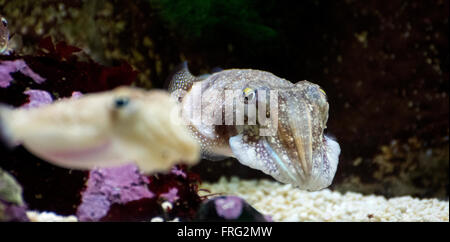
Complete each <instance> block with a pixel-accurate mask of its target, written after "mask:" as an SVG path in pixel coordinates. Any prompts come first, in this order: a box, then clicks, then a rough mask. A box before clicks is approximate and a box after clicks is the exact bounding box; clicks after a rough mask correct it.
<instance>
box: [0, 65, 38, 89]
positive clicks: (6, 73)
mask: <svg viewBox="0 0 450 242" xmlns="http://www.w3.org/2000/svg"><path fill="white" fill-rule="evenodd" d="M14 72H21V73H22V74H23V75H25V76H27V77H30V78H31V79H33V81H35V82H36V83H38V84H41V83H43V82H44V81H45V78H42V77H41V76H39V74H36V73H35V72H34V71H33V70H31V68H30V67H28V65H27V64H26V63H25V61H24V60H22V59H19V60H14V61H2V62H0V87H2V88H6V87H8V86H9V85H10V83H11V82H12V81H13V78H12V76H11V73H14Z"/></svg>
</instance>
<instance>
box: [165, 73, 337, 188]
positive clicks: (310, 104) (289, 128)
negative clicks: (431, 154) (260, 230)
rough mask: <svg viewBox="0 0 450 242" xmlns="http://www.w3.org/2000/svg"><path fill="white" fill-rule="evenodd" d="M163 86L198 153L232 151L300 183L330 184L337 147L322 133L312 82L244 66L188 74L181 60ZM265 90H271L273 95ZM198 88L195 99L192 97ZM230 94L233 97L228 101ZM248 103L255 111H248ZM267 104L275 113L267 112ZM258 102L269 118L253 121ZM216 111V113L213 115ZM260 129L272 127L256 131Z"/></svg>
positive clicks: (323, 102) (323, 114) (321, 96)
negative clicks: (174, 101) (178, 108)
mask: <svg viewBox="0 0 450 242" xmlns="http://www.w3.org/2000/svg"><path fill="white" fill-rule="evenodd" d="M169 90H170V91H171V92H172V95H173V96H175V98H177V100H178V101H179V102H180V105H181V110H182V112H183V117H184V118H185V120H186V122H187V125H188V127H189V128H190V130H191V132H192V134H193V135H194V137H195V138H196V139H197V140H199V141H200V143H201V147H202V152H203V157H204V158H206V159H212V160H218V159H220V158H221V157H235V158H237V159H238V160H239V162H241V163H242V164H244V165H247V166H249V167H252V168H254V169H258V170H261V171H263V172H265V173H267V174H269V175H271V176H273V177H274V178H275V179H277V180H279V181H281V182H284V183H290V184H293V185H294V186H297V187H299V188H301V189H308V190H319V189H322V188H324V187H327V186H329V185H330V184H331V182H332V180H333V177H334V174H335V172H336V168H337V163H338V156H339V153H340V148H339V145H338V144H337V143H336V142H335V141H333V140H332V139H330V138H328V137H326V136H325V135H324V134H323V131H324V129H325V128H326V122H327V119H328V102H327V98H326V95H325V92H324V91H323V90H322V89H320V87H319V86H318V85H316V84H313V83H310V82H307V81H300V82H297V83H296V84H293V83H291V82H289V81H287V80H285V79H282V78H279V77H277V76H275V75H273V74H271V73H269V72H264V71H258V70H250V69H231V70H224V71H220V72H217V73H214V74H212V75H209V76H201V77H194V76H192V75H191V74H190V73H189V71H188V69H187V65H186V64H184V65H183V66H182V67H181V68H180V69H179V70H178V71H177V72H175V74H174V75H173V77H172V82H171V85H170V86H169ZM231 90H233V92H232V93H231V92H230V91H231ZM227 91H228V92H227ZM270 91H272V92H276V93H275V95H274V96H273V97H272V96H270V95H269V93H270ZM198 93H201V105H199V103H198V101H196V97H198ZM263 94H265V95H263ZM233 98H235V99H234V100H235V101H234V102H233V101H230V100H233ZM236 100H241V101H242V103H243V105H244V107H245V108H244V111H243V113H240V111H239V109H236V107H237V105H238V101H236ZM271 102H272V103H271ZM252 105H255V108H256V111H255V112H251V111H250V110H251V106H252ZM272 105H273V106H272ZM271 106H272V107H275V110H276V112H275V113H271V111H270V110H271V109H270V107H271ZM261 108H265V110H266V118H272V119H273V120H274V121H273V122H269V123H268V124H266V125H262V124H261V122H259V121H260V120H262V118H263V117H261V116H258V112H259V109H261ZM226 110H233V111H232V112H231V113H230V112H226ZM200 113H201V118H202V122H199V114H200ZM219 113H222V116H221V118H220V116H219V118H217V116H213V114H216V115H217V114H219ZM239 115H243V116H244V123H243V124H240V123H237V121H236V120H235V119H233V118H235V117H237V116H239ZM227 120H234V121H232V123H231V125H225V124H230V122H227ZM251 120H253V121H255V120H256V122H254V123H252V122H251ZM205 121H208V122H205ZM217 121H221V122H217ZM262 129H265V130H271V131H274V132H273V133H272V134H270V135H268V136H266V135H261V134H262V133H261V130H262Z"/></svg>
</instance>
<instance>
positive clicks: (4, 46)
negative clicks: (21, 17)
mask: <svg viewBox="0 0 450 242" xmlns="http://www.w3.org/2000/svg"><path fill="white" fill-rule="evenodd" d="M0 21H1V22H0V54H5V53H6V52H7V50H8V42H9V30H8V21H6V19H5V18H4V17H3V16H1V15H0Z"/></svg>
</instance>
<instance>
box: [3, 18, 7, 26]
mask: <svg viewBox="0 0 450 242" xmlns="http://www.w3.org/2000/svg"><path fill="white" fill-rule="evenodd" d="M2 24H3V27H8V21H7V20H6V19H5V18H3V17H2Z"/></svg>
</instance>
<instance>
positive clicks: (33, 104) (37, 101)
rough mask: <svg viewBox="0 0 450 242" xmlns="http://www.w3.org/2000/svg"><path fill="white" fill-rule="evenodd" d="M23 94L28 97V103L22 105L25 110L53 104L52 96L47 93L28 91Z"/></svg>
mask: <svg viewBox="0 0 450 242" xmlns="http://www.w3.org/2000/svg"><path fill="white" fill-rule="evenodd" d="M23 93H25V94H26V95H28V103H25V104H24V105H22V107H23V108H37V107H40V106H44V105H46V104H49V103H52V102H53V98H52V96H51V95H50V93H48V92H47V91H42V90H28V91H25V92H23Z"/></svg>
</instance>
